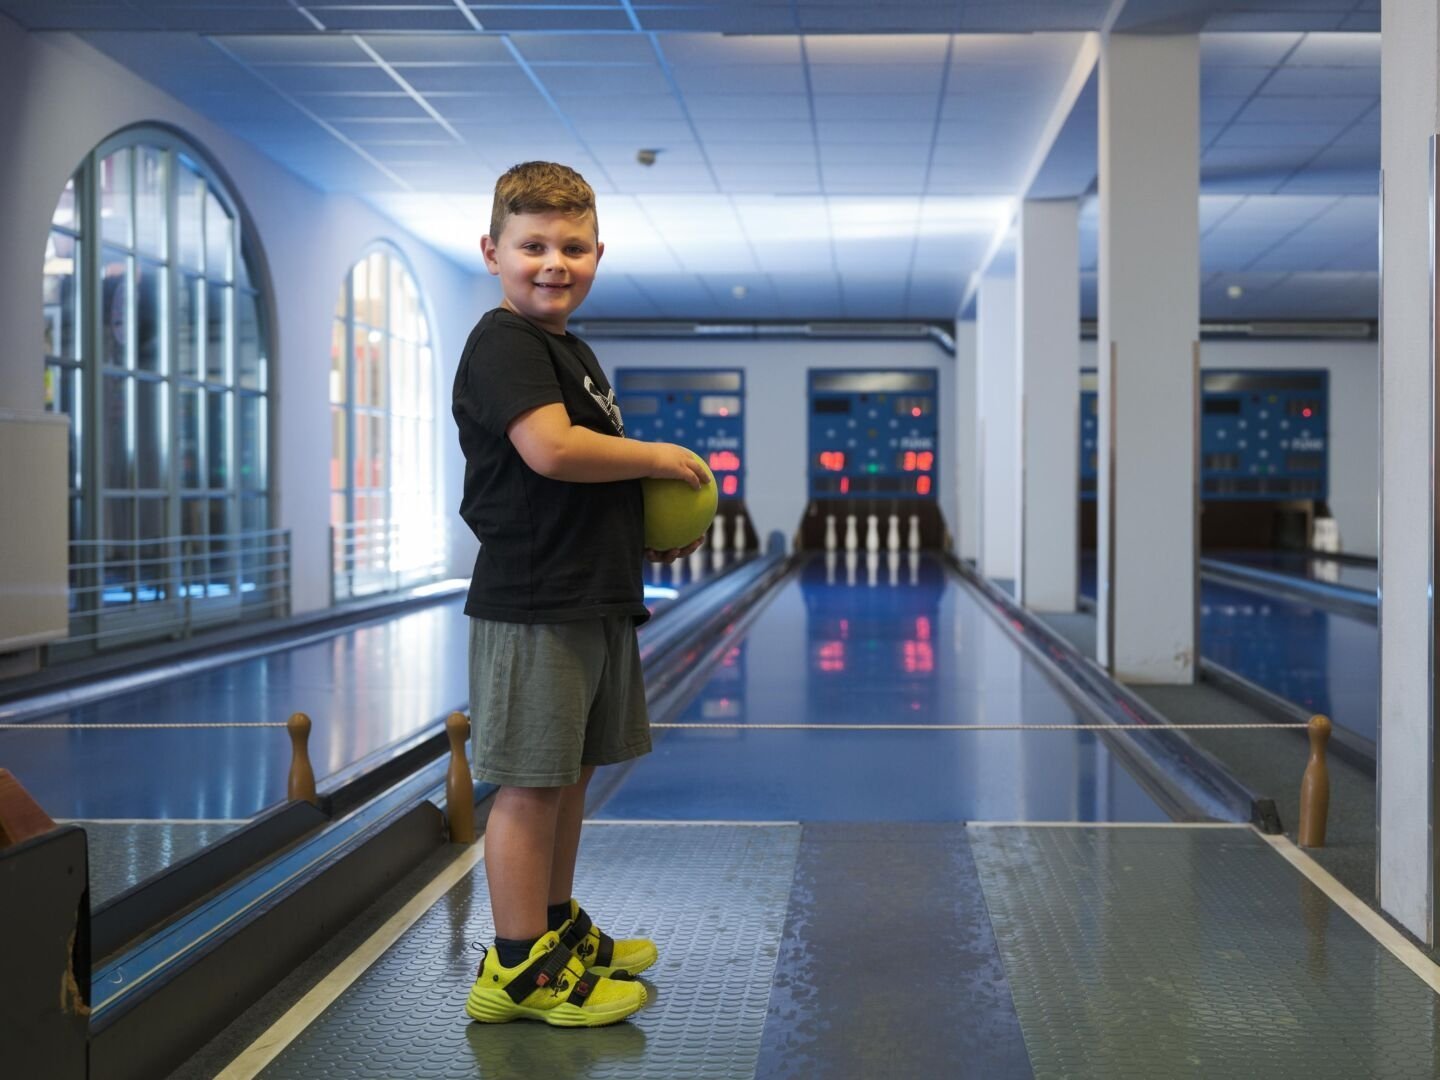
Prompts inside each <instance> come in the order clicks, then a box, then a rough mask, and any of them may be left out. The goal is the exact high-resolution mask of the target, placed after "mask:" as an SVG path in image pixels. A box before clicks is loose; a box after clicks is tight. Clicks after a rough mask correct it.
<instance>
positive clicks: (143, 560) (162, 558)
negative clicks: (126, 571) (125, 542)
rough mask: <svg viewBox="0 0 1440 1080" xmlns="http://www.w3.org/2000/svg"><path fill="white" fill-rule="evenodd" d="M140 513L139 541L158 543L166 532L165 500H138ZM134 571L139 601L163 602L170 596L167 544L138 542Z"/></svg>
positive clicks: (161, 498) (160, 498)
mask: <svg viewBox="0 0 1440 1080" xmlns="http://www.w3.org/2000/svg"><path fill="white" fill-rule="evenodd" d="M136 505H137V508H138V509H139V511H140V519H139V526H140V534H139V539H140V540H141V541H144V540H158V539H161V538H163V537H164V536H165V535H166V533H167V532H168V531H169V530H168V527H167V524H166V521H165V499H164V497H163V496H162V497H159V498H150V499H137V500H136ZM137 553H138V555H139V558H138V560H137V562H136V572H137V575H138V577H139V592H138V593H137V595H138V597H139V599H140V600H141V601H142V602H145V601H152V600H163V599H164V598H165V597H166V596H167V595H168V594H169V586H170V582H169V580H168V579H169V577H170V554H171V553H170V550H169V545H168V544H146V543H141V545H140V547H139V549H138V552H137Z"/></svg>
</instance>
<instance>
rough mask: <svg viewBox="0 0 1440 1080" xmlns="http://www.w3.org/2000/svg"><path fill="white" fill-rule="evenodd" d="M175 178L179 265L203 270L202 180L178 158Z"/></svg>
mask: <svg viewBox="0 0 1440 1080" xmlns="http://www.w3.org/2000/svg"><path fill="white" fill-rule="evenodd" d="M177 172H178V175H177V176H176V177H175V255H176V258H178V259H179V260H180V265H181V266H184V267H187V268H189V269H192V270H203V269H205V248H204V244H205V230H204V227H203V221H204V209H205V181H204V180H202V179H201V178H200V176H199V175H198V174H197V173H196V172H195V171H194V170H193V169H191V168H189V167H188V166H186V165H185V164H184V159H183V158H182V159H181V165H180V168H179V169H178V170H177Z"/></svg>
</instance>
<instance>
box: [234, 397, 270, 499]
mask: <svg viewBox="0 0 1440 1080" xmlns="http://www.w3.org/2000/svg"><path fill="white" fill-rule="evenodd" d="M237 404H238V405H239V409H240V415H239V417H238V418H237V420H236V422H237V424H238V425H239V431H238V432H237V440H236V441H237V444H238V445H237V450H238V452H239V454H240V488H241V490H243V491H263V490H265V485H266V481H265V399H264V398H263V397H260V396H259V395H258V394H241V395H240V396H239V399H238V402H237Z"/></svg>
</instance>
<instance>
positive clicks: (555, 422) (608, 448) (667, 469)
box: [505, 403, 708, 488]
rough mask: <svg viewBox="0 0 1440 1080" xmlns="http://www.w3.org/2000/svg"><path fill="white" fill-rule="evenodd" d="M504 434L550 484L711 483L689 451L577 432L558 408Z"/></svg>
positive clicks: (517, 422) (541, 410) (530, 414)
mask: <svg viewBox="0 0 1440 1080" xmlns="http://www.w3.org/2000/svg"><path fill="white" fill-rule="evenodd" d="M505 433H506V435H508V436H509V438H510V442H511V444H512V445H513V446H514V447H515V449H516V450H517V451H519V453H520V456H521V457H522V458H523V459H524V461H525V464H526V465H529V466H530V468H532V469H534V470H535V471H536V472H537V473H539V474H540V475H541V476H545V477H549V478H550V479H551V480H568V481H570V482H572V483H580V484H600V483H607V482H609V481H613V480H638V479H640V478H641V477H646V476H656V477H664V478H667V479H671V480H684V481H685V482H686V483H687V484H689V485H690V486H691V487H692V488H699V487H700V485H701V484H703V483H707V482H708V478H707V477H706V476H705V473H704V471H703V470H702V469H701V466H700V463H699V461H698V460H697V459H696V458H695V456H694V454H692V453H691V452H690V451H689V450H686V449H685V448H684V447H681V446H676V445H675V444H674V443H652V442H640V441H639V440H637V439H621V438H617V437H615V436H613V435H601V434H600V433H599V432H596V431H591V430H590V429H589V428H583V427H577V426H575V425H574V424H571V423H570V414H569V413H567V412H566V411H565V406H564V405H561V404H559V403H555V404H551V405H541V406H539V407H538V408H534V409H530V410H528V411H527V412H523V413H521V414H520V415H519V416H517V417H516V418H515V419H514V420H512V421H511V422H510V426H509V428H507V429H506V432H505Z"/></svg>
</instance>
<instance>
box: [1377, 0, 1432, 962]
mask: <svg viewBox="0 0 1440 1080" xmlns="http://www.w3.org/2000/svg"><path fill="white" fill-rule="evenodd" d="M1380 10H1381V19H1382V20H1383V22H1382V24H1381V36H1380V50H1381V51H1380V58H1381V62H1380V78H1381V106H1380V108H1381V113H1380V131H1381V135H1380V165H1381V174H1382V177H1383V179H1382V182H1381V221H1382V223H1383V235H1382V237H1381V252H1382V262H1381V267H1380V280H1381V303H1380V312H1381V322H1380V431H1381V449H1380V491H1381V498H1380V574H1381V576H1380V594H1381V605H1380V640H1381V642H1382V643H1383V648H1382V650H1381V653H1380V717H1381V720H1380V739H1379V749H1378V753H1379V770H1378V780H1379V791H1378V799H1379V834H1380V839H1379V893H1380V904H1381V906H1382V907H1383V908H1384V909H1385V910H1386V911H1387V912H1389V913H1390V914H1391V915H1392V916H1394V917H1395V918H1396V919H1397V920H1399V921H1400V923H1402V924H1403V925H1404V926H1405V927H1406V929H1408V930H1410V931H1411V933H1413V934H1415V936H1416V937H1419V938H1421V939H1422V940H1424V941H1425V942H1427V943H1429V944H1434V943H1435V941H1436V931H1437V927H1436V911H1435V875H1436V871H1437V867H1436V844H1435V838H1434V836H1433V835H1432V833H1433V829H1434V828H1435V826H1436V824H1437V823H1436V820H1435V818H1436V805H1435V800H1436V791H1437V788H1436V777H1435V760H1436V731H1435V693H1436V684H1435V676H1436V664H1435V660H1436V653H1435V649H1436V641H1437V639H1436V637H1435V636H1434V633H1435V622H1434V619H1435V613H1434V602H1433V600H1432V599H1431V597H1432V596H1433V587H1434V585H1435V570H1436V564H1435V554H1434V550H1435V549H1434V545H1435V543H1436V536H1435V474H1434V466H1433V464H1432V452H1433V445H1432V438H1433V431H1434V428H1433V425H1434V424H1435V422H1436V399H1435V382H1434V379H1435V375H1436V373H1435V369H1434V365H1435V351H1434V350H1435V344H1436V342H1435V337H1434V328H1435V321H1434V320H1435V318H1436V315H1437V312H1436V308H1435V302H1436V294H1435V247H1434V243H1435V217H1434V214H1435V210H1436V207H1435V204H1434V201H1433V199H1434V190H1435V189H1434V186H1433V184H1434V178H1433V175H1432V141H1431V140H1432V139H1433V138H1434V136H1435V133H1436V131H1437V130H1440V115H1437V114H1440V74H1437V54H1440V21H1437V16H1436V9H1435V5H1434V4H1433V3H1391V2H1387V3H1385V4H1383V5H1381V9H1380Z"/></svg>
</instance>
